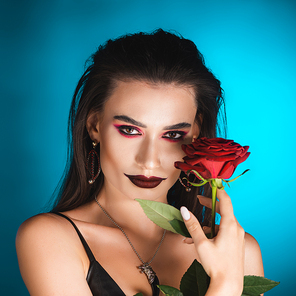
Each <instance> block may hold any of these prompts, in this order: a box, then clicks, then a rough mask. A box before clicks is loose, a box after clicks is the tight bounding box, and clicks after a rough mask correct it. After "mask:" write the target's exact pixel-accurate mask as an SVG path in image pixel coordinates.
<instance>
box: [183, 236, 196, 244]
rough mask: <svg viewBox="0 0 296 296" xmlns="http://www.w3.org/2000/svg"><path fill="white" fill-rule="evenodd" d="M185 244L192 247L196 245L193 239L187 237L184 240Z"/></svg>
mask: <svg viewBox="0 0 296 296" xmlns="http://www.w3.org/2000/svg"><path fill="white" fill-rule="evenodd" d="M183 242H184V243H186V244H188V245H191V244H193V243H194V241H193V239H192V238H191V237H186V238H184V239H183Z"/></svg>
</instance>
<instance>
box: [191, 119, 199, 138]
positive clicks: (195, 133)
mask: <svg viewBox="0 0 296 296" xmlns="http://www.w3.org/2000/svg"><path fill="white" fill-rule="evenodd" d="M199 133H200V127H199V124H198V123H197V122H195V123H194V126H193V130H192V142H194V140H195V139H197V138H198V136H199Z"/></svg>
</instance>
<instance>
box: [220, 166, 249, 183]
mask: <svg viewBox="0 0 296 296" xmlns="http://www.w3.org/2000/svg"><path fill="white" fill-rule="evenodd" d="M249 170H250V169H247V170H245V171H244V172H243V173H241V174H240V175H238V176H237V177H235V178H233V179H231V180H227V181H226V180H223V181H225V182H226V183H227V184H228V183H230V182H233V181H235V180H236V179H238V178H239V177H241V176H242V175H244V174H245V173H246V172H248V171H249Z"/></svg>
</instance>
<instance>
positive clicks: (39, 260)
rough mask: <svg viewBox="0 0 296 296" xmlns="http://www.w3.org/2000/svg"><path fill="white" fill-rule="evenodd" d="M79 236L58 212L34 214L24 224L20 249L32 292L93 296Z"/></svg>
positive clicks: (22, 272) (17, 242)
mask: <svg viewBox="0 0 296 296" xmlns="http://www.w3.org/2000/svg"><path fill="white" fill-rule="evenodd" d="M77 238H78V237H77V234H76V232H75V230H74V228H73V226H72V225H71V224H70V223H69V222H68V221H67V220H65V219H64V218H62V217H59V216H57V215H55V214H50V213H47V214H40V215H37V216H34V217H32V218H29V219H28V220H26V221H25V222H24V223H23V224H22V225H21V226H20V228H19V230H18V233H17V236H16V250H17V256H18V261H19V267H20V271H21V274H22V277H23V280H24V282H25V284H26V286H27V288H28V290H29V292H30V295H66V294H71V295H91V294H90V291H89V289H88V286H87V284H86V281H85V266H84V263H83V260H82V258H83V257H82V256H83V255H82V254H83V248H82V247H81V243H80V241H79V238H78V239H77ZM78 283H80V286H79V285H78ZM74 287H75V288H76V291H75V290H74ZM71 291H73V294H72V293H71ZM78 291H80V294H79V293H78Z"/></svg>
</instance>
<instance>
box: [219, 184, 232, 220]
mask: <svg viewBox="0 0 296 296" xmlns="http://www.w3.org/2000/svg"><path fill="white" fill-rule="evenodd" d="M217 197H218V199H219V201H220V202H219V208H220V214H221V217H225V216H227V217H233V216H234V214H233V207H232V203H231V199H230V197H229V196H228V194H227V193H226V191H225V190H224V189H218V190H217Z"/></svg>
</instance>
